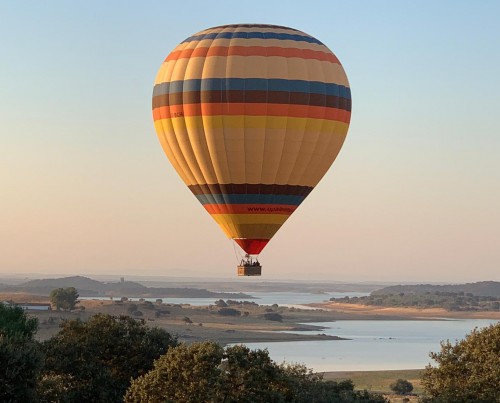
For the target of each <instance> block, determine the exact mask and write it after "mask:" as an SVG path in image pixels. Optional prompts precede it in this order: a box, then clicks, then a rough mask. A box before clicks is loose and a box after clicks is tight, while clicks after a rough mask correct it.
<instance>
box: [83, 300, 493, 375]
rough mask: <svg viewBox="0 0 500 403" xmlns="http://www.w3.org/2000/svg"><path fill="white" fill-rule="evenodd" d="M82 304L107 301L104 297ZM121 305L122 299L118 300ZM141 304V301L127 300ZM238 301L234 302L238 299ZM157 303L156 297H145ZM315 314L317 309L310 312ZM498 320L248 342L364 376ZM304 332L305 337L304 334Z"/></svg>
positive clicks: (330, 327) (374, 324)
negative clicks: (365, 372)
mask: <svg viewBox="0 0 500 403" xmlns="http://www.w3.org/2000/svg"><path fill="white" fill-rule="evenodd" d="M248 294H251V295H252V296H254V297H256V299H252V300H250V301H255V302H256V303H258V304H260V305H272V304H278V305H281V306H289V307H291V306H295V307H300V308H304V309H307V307H304V306H302V304H307V303H312V302H322V301H327V300H328V299H330V298H332V297H336V298H341V297H344V296H349V297H354V296H364V295H368V293H361V292H359V293H356V292H348V293H341V292H335V293H334V292H332V293H327V294H310V293H294V292H248ZM81 299H101V300H109V298H105V297H100V298H99V297H96V298H92V297H83V298H81ZM114 299H115V300H118V299H119V298H118V297H116V298H114ZM129 299H130V300H131V301H137V300H138V299H139V298H129ZM161 299H162V300H163V302H164V303H166V304H190V305H193V306H204V305H209V304H213V303H214V302H215V301H216V300H217V298H161ZM235 299H236V298H235ZM145 300H147V301H152V302H154V301H156V298H155V297H153V298H145ZM309 309H313V308H309ZM496 322H498V321H495V320H483V319H465V320H418V321H412V320H404V321H400V320H349V321H337V322H318V323H312V324H315V325H318V326H324V327H327V329H325V330H323V331H320V332H318V331H312V332H305V333H312V334H317V333H325V334H329V335H334V336H340V337H345V338H349V339H351V340H341V341H336V340H321V341H298V342H272V343H247V346H249V347H250V348H252V349H256V348H260V349H264V348H267V349H268V350H269V353H270V356H271V357H272V358H273V359H274V360H275V361H277V362H282V361H287V362H296V363H302V364H305V365H306V366H307V367H309V368H312V369H314V370H315V371H319V372H321V371H358V370H359V371H363V370H367V371H368V370H384V369H412V368H423V367H425V366H426V365H427V364H428V363H429V362H430V358H429V352H430V351H439V350H440V341H441V340H446V339H449V340H450V341H455V340H458V339H462V338H463V337H464V336H465V335H466V334H467V333H470V332H471V331H472V330H473V329H474V328H475V327H476V326H477V327H484V326H488V325H490V324H491V323H496ZM301 333H302V332H301Z"/></svg>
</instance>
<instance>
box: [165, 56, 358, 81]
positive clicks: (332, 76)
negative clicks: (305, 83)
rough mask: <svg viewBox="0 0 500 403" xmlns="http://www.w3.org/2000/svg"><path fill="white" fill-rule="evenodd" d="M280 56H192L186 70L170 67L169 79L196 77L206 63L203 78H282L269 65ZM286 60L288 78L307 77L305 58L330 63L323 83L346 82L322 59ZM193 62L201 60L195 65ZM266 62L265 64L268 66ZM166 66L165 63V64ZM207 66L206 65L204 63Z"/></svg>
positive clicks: (316, 65)
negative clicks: (227, 70) (184, 71)
mask: <svg viewBox="0 0 500 403" xmlns="http://www.w3.org/2000/svg"><path fill="white" fill-rule="evenodd" d="M280 59H283V58H282V57H280V56H273V57H263V56H229V57H225V56H213V57H208V58H203V57H194V58H193V60H192V65H191V64H190V69H191V71H190V72H186V75H185V76H184V74H183V72H181V70H177V68H176V69H175V70H174V72H173V74H172V76H171V78H170V81H178V80H184V79H185V80H188V79H199V78H200V77H199V75H197V74H196V73H195V72H198V71H199V69H200V68H203V67H202V66H203V65H205V66H210V73H208V72H205V71H204V72H203V78H226V77H232V78H268V79H269V78H281V79H282V78H283V72H282V71H281V70H280V69H278V68H273V67H272V66H273V65H274V64H276V63H277V62H278V63H279V60H280ZM187 60H188V59H179V60H178V62H179V63H181V62H183V61H184V63H185V64H187V63H186V61H187ZM286 60H287V61H288V68H289V70H288V71H289V74H288V77H287V79H288V80H308V77H309V75H308V74H307V73H306V71H304V67H303V63H304V61H306V62H307V63H308V64H311V66H310V67H309V68H310V69H318V68H321V65H322V64H326V65H328V66H330V69H329V71H330V73H329V74H328V76H327V77H326V81H325V82H327V83H335V84H340V85H345V86H348V85H349V83H348V81H347V77H345V73H344V70H343V68H342V66H341V65H339V64H335V63H330V62H322V61H319V60H310V59H301V58H286ZM175 62H176V61H175V60H170V61H168V62H166V63H165V64H166V65H168V64H169V63H175ZM226 63H227V64H228V65H229V64H230V65H231V75H229V74H228V75H226ZM197 64H201V66H198V65H197ZM246 66H252V67H253V68H255V70H254V69H253V68H252V69H250V68H248V69H246ZM268 66H271V67H269V69H268ZM165 68H166V69H167V68H168V67H167V66H165ZM205 69H207V67H205ZM312 81H318V80H317V79H312Z"/></svg>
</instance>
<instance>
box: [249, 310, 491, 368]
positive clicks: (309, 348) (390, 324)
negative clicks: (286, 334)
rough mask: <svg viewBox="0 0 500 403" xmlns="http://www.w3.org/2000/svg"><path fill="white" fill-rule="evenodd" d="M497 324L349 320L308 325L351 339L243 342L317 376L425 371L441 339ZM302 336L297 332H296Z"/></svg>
mask: <svg viewBox="0 0 500 403" xmlns="http://www.w3.org/2000/svg"><path fill="white" fill-rule="evenodd" d="M497 322H498V321H496V320H486V319H465V320H439V321H438V320H418V321H413V320H405V321H401V320H391V321H388V320H349V321H337V322H317V323H312V324H315V325H319V326H326V327H328V329H326V330H324V331H321V332H318V331H313V332H304V333H311V334H317V333H325V334H329V335H335V336H340V337H345V338H349V339H351V340H340V341H337V340H321V341H298V342H277V343H247V344H246V345H247V346H248V347H250V348H252V349H257V348H259V349H264V348H267V349H268V350H269V354H270V356H271V358H272V359H273V360H275V361H276V362H283V361H286V362H290V363H291V362H295V363H302V364H305V365H306V366H307V367H309V368H312V369H314V370H315V371H317V372H323V371H369V370H384V369H413V368H424V367H425V366H426V365H427V364H428V363H429V362H430V361H431V360H430V358H429V352H430V351H439V350H440V341H441V340H446V339H449V340H450V341H452V342H454V341H456V340H458V339H462V338H463V337H464V336H465V335H466V334H467V333H470V332H471V330H472V329H474V328H475V327H476V326H477V327H484V326H489V325H490V324H492V323H497ZM301 333H302V332H301Z"/></svg>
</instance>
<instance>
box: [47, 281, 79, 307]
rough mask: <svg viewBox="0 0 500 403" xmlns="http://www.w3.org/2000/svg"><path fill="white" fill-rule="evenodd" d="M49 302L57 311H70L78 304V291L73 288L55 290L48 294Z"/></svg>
mask: <svg viewBox="0 0 500 403" xmlns="http://www.w3.org/2000/svg"><path fill="white" fill-rule="evenodd" d="M49 297H50V302H51V303H52V305H54V306H55V307H56V309H57V310H60V309H65V310H67V311H70V310H72V309H75V305H76V304H77V302H78V297H79V295H78V291H77V290H76V288H75V287H68V288H56V289H54V290H52V291H51V292H50V294H49Z"/></svg>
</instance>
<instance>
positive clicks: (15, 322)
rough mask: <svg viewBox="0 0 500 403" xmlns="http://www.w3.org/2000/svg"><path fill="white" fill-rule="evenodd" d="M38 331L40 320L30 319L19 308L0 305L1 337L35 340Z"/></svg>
mask: <svg viewBox="0 0 500 403" xmlns="http://www.w3.org/2000/svg"><path fill="white" fill-rule="evenodd" d="M37 330H38V320H37V319H36V318H32V317H29V316H28V315H26V312H25V311H24V310H23V309H22V308H20V307H18V306H9V305H4V304H1V303H0V335H3V336H6V337H20V338H26V339H33V336H34V335H35V333H36V331H37Z"/></svg>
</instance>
